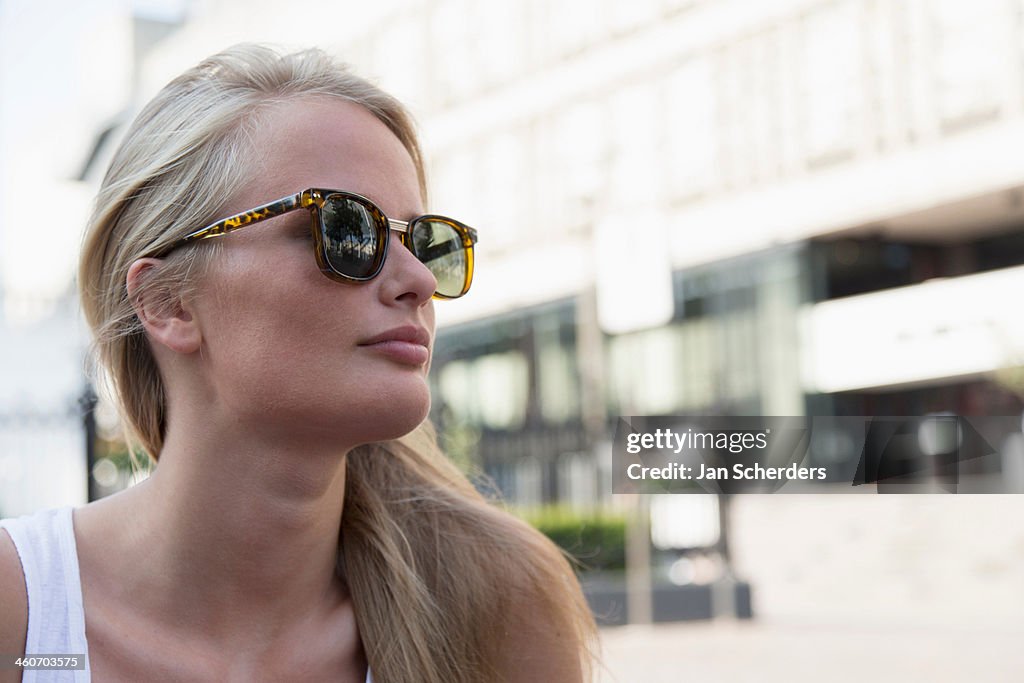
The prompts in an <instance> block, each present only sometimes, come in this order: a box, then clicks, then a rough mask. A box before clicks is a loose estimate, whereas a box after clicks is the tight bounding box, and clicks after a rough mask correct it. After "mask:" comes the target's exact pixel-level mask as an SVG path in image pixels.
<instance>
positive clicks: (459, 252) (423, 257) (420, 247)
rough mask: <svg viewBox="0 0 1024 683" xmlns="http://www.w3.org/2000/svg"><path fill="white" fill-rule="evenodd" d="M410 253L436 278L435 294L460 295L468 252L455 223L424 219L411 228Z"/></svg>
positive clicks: (462, 288)
mask: <svg viewBox="0 0 1024 683" xmlns="http://www.w3.org/2000/svg"><path fill="white" fill-rule="evenodd" d="M411 238H412V253H413V254H415V255H416V258H418V259H419V260H420V261H422V262H423V263H424V265H426V266H427V268H429V269H430V272H431V273H433V274H434V277H435V278H436V279H437V293H438V294H441V295H443V296H451V297H455V296H460V295H461V294H462V293H463V290H464V289H465V287H466V271H467V269H468V267H469V265H468V263H467V260H468V257H469V256H468V254H467V252H466V248H465V246H464V245H463V243H462V235H461V234H460V233H459V231H458V230H457V229H456V228H455V226H453V225H451V224H449V223H446V222H445V221H442V220H436V219H431V218H424V219H421V220H419V221H417V222H416V224H415V226H414V227H413V231H412V235H411Z"/></svg>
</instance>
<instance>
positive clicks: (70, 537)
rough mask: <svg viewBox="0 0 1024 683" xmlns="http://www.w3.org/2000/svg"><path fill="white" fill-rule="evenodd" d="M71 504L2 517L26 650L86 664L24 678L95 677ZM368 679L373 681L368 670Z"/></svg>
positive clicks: (86, 682) (34, 681)
mask: <svg viewBox="0 0 1024 683" xmlns="http://www.w3.org/2000/svg"><path fill="white" fill-rule="evenodd" d="M71 511H72V508H70V507H64V508H59V509H56V510H44V511H43V512H38V513H36V514H34V515H26V516H24V517H18V518H17V519H4V520H0V529H6V530H7V533H8V534H10V536H11V540H13V541H14V547H15V548H16V549H17V550H18V557H19V558H20V559H21V569H22V572H24V574H25V589H26V592H27V593H28V633H27V634H26V638H25V654H26V655H72V654H75V655H80V656H82V657H83V658H84V659H85V669H84V670H78V671H53V670H41V669H26V670H25V672H24V674H23V675H22V678H21V680H22V683H41V682H42V681H46V683H91V676H90V673H89V672H90V669H89V659H88V655H89V644H88V641H86V638H85V612H84V611H83V609H82V579H81V576H79V573H78V547H77V546H76V545H75V532H74V524H73V519H72V517H71ZM366 683H373V677H372V676H371V675H370V672H369V671H367V672H366Z"/></svg>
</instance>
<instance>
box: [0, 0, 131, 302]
mask: <svg viewBox="0 0 1024 683" xmlns="http://www.w3.org/2000/svg"><path fill="white" fill-rule="evenodd" d="M131 55H132V42H131V4H130V2H128V0H91V1H90V2H88V3H80V2H74V1H73V0H38V1H36V0H33V1H29V0H5V1H4V2H3V3H2V4H0V287H2V291H3V293H4V303H5V306H4V311H5V314H6V318H7V320H8V322H17V321H18V320H19V319H25V320H26V321H28V320H30V319H31V318H34V317H36V316H38V315H41V314H44V312H45V310H44V309H46V308H48V302H49V301H51V300H52V299H54V298H55V297H57V296H59V295H60V294H61V292H62V291H64V290H66V289H67V287H68V286H69V285H70V283H71V278H72V274H73V272H74V261H75V259H76V257H77V254H78V244H79V242H80V240H81V234H82V228H83V225H84V220H85V214H86V213H87V210H88V209H87V207H88V202H89V201H90V197H89V195H90V191H89V190H88V189H87V188H85V187H83V186H81V184H80V183H78V182H77V181H76V180H75V179H76V178H77V177H78V175H79V174H80V173H81V171H82V168H83V166H84V164H85V162H86V159H87V158H88V154H89V150H90V148H91V146H92V144H93V143H94V141H95V139H96V135H97V134H98V133H99V132H100V131H101V130H102V129H103V128H104V127H105V126H106V125H109V122H110V121H112V120H113V119H114V117H116V116H117V114H118V112H119V110H120V109H121V108H123V107H124V103H125V98H126V96H127V94H128V92H129V87H130V84H131V71H130V70H131V65H132V62H131Z"/></svg>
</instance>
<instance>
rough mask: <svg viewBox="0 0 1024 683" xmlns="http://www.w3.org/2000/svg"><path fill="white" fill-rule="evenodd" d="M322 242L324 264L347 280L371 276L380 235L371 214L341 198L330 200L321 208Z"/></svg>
mask: <svg viewBox="0 0 1024 683" xmlns="http://www.w3.org/2000/svg"><path fill="white" fill-rule="evenodd" d="M323 239H324V251H325V252H326V256H327V262H328V264H329V265H330V266H331V268H333V269H334V270H336V271H338V272H339V273H343V274H345V275H348V276H350V277H356V278H365V277H370V276H371V275H373V274H374V272H375V271H376V268H377V263H378V260H379V258H380V254H379V250H378V244H377V242H378V240H379V239H380V233H379V230H378V228H377V224H376V219H375V216H374V214H373V212H371V211H370V209H369V208H368V207H366V206H364V205H363V204H361V203H359V202H357V201H355V200H352V199H347V198H344V197H338V196H332V197H329V198H328V200H327V201H326V202H324V206H323Z"/></svg>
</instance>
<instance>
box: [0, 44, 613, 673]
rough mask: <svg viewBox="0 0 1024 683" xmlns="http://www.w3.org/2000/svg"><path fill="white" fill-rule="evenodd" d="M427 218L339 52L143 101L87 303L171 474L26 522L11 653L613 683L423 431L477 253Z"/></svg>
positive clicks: (366, 89)
mask: <svg viewBox="0 0 1024 683" xmlns="http://www.w3.org/2000/svg"><path fill="white" fill-rule="evenodd" d="M425 203H426V181H425V176H424V168H423V160H422V157H421V155H420V151H419V146H418V143H417V140H416V136H415V133H414V130H413V128H412V125H411V122H410V119H409V116H408V115H407V113H406V112H405V110H404V108H403V107H402V106H401V105H400V104H399V103H398V102H397V101H395V100H394V99H393V98H391V97H390V96H388V95H386V94H385V93H383V92H381V91H380V90H379V89H377V88H376V87H374V86H373V85H371V84H369V83H367V82H366V81H364V80H361V79H360V78H357V77H356V76H354V75H352V74H351V73H349V72H348V71H346V70H345V69H344V68H342V67H339V66H338V65H337V64H335V63H334V62H333V61H332V60H330V59H329V58H328V57H326V56H325V55H324V54H323V53H322V52H319V51H306V52H300V53H297V54H290V55H283V56H282V55H279V54H278V53H276V52H274V51H272V50H269V49H267V48H262V47H257V46H238V47H236V48H233V49H230V50H228V51H226V52H224V53H221V54H219V55H216V56H214V57H211V58H210V59H208V60H206V61H204V62H203V63H201V64H200V65H199V66H197V67H196V68H194V69H192V70H190V71H188V72H187V73H185V74H183V75H182V76H181V77H179V78H177V79H176V80H174V81H173V82H171V83H170V84H169V85H168V86H167V87H166V88H164V90H163V91H161V93H160V94H159V95H157V97H156V98H155V99H154V100H153V101H152V102H151V103H150V104H149V105H148V106H146V108H145V109H144V110H143V111H142V112H141V114H140V115H139V117H138V119H137V120H136V121H135V122H134V124H133V125H132V126H131V129H130V130H129V131H128V133H127V135H126V137H125V139H124V141H123V143H122V144H121V147H120V149H119V150H118V151H117V153H116V154H115V157H114V159H113V161H112V163H111V167H110V170H109V171H108V173H107V175H106V178H105V179H104V181H103V185H102V188H101V190H100V193H99V197H98V199H97V204H96V209H95V212H94V214H93V217H92V220H91V223H90V226H89V230H88V234H87V237H86V240H85V245H84V250H83V254H82V260H81V270H80V277H79V285H80V289H81V294H82V302H83V309H84V311H85V314H86V317H87V319H88V322H89V324H90V326H91V327H92V329H93V331H94V334H95V345H96V350H97V355H98V358H99V360H100V361H101V363H102V365H103V367H104V369H105V370H106V373H107V375H108V377H109V378H110V380H111V384H112V387H113V389H114V393H115V395H116V396H117V398H118V400H119V403H120V407H121V409H122V411H123V416H124V420H125V422H126V423H127V425H128V426H129V428H130V431H131V434H132V436H133V438H134V440H135V441H136V442H137V443H138V444H139V445H141V447H142V448H144V449H145V450H146V451H147V452H148V453H149V454H150V455H152V456H153V458H155V459H157V461H158V466H157V467H156V469H155V472H154V473H153V475H152V476H150V477H149V478H148V479H147V480H146V481H144V482H143V483H141V484H139V485H137V486H135V487H133V488H131V489H128V490H126V491H124V492H122V493H119V494H117V495H114V496H111V497H109V498H106V499H104V500H101V501H99V502H96V503H92V504H89V505H86V506H84V507H80V508H77V509H74V510H71V509H69V508H68V509H64V510H57V511H48V512H45V513H41V514H39V515H36V516H34V517H29V518H21V519H19V520H8V521H7V522H5V523H4V527H5V528H6V529H7V531H8V532H9V535H8V534H4V533H0V613H2V614H3V618H2V619H0V652H8V653H14V652H26V651H27V653H28V654H44V652H43V650H45V651H46V652H45V654H54V653H64V652H67V653H73V652H87V654H88V667H87V670H86V671H79V672H77V673H74V674H72V673H66V674H62V675H66V676H67V677H68V678H67V679H66V680H76V681H83V680H89V676H90V675H91V676H92V678H93V679H95V680H96V681H115V680H117V681H119V680H133V681H136V680H145V681H170V680H175V681H186V680H187V681H204V680H209V681H252V680H266V681H282V680H304V681H305V680H309V681H320V680H324V681H326V680H331V681H350V682H357V683H363V681H368V680H371V678H372V680H373V681H375V682H377V683H458V682H464V683H469V682H471V681H472V682H474V683H475V682H479V681H522V682H524V683H526V682H529V683H536V682H538V681H545V682H546V681H580V680H584V679H585V678H587V677H589V672H590V658H589V652H590V646H591V645H592V643H593V639H594V633H595V629H594V622H593V620H592V617H591V615H590V612H589V610H588V609H587V605H586V603H585V601H584V599H583V596H582V593H581V591H580V588H579V584H578V583H577V581H576V579H575V576H574V574H573V572H572V569H571V568H570V565H569V564H568V562H567V561H566V560H565V559H564V558H563V556H562V555H561V554H560V552H559V551H558V550H557V549H556V548H555V547H554V546H553V545H552V544H551V543H550V542H548V541H547V540H546V539H545V538H544V537H543V536H541V535H540V534H538V533H537V532H536V531H534V530H533V529H531V528H530V527H528V526H526V525H525V524H523V523H521V522H519V521H518V520H516V519H515V518H513V517H512V516H510V515H508V514H507V513H505V512H503V511H501V510H499V509H497V508H495V507H494V506H492V505H490V504H489V503H488V502H487V501H486V500H485V499H484V498H483V497H482V496H481V495H480V494H479V493H477V491H476V490H475V489H474V488H473V486H472V485H471V484H470V483H469V482H468V481H467V480H466V479H465V477H464V476H463V475H462V474H461V473H460V472H459V471H458V470H457V469H456V468H454V467H453V466H452V465H451V464H450V463H449V462H448V461H447V460H446V458H445V457H444V455H443V454H442V453H440V452H439V450H438V448H437V446H436V444H435V440H434V438H433V434H432V432H431V431H430V427H429V424H428V423H427V422H426V421H425V420H426V416H427V413H428V409H429V405H430V396H429V392H428V384H427V372H428V369H429V366H430V355H431V351H432V344H433V339H434V308H433V306H434V300H435V299H447V298H455V297H458V296H461V295H463V294H465V293H466V291H467V290H468V288H469V285H470V282H471V279H472V266H473V244H474V243H475V241H476V239H477V235H476V232H475V231H474V230H473V229H472V228H468V227H466V226H465V225H463V224H462V223H460V222H458V221H456V220H453V219H449V218H444V217H440V216H434V215H426V216H424V214H425V213H426V212H425V209H424V206H425ZM441 305H443V303H442V304H441ZM45 673H46V674H47V675H48V676H53V675H54V674H53V672H45ZM20 675H21V672H14V671H12V670H7V671H2V670H0V679H2V677H3V676H7V678H8V680H18V677H20ZM34 675H35V674H34V672H26V673H25V677H24V680H26V681H28V680H34V679H33V676H34ZM46 680H54V679H52V678H47V679H46Z"/></svg>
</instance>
